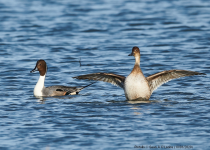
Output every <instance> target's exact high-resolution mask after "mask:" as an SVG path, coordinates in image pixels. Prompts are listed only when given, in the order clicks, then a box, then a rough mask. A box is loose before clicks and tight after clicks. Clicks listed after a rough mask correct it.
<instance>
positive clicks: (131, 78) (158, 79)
mask: <svg viewBox="0 0 210 150" xmlns="http://www.w3.org/2000/svg"><path fill="white" fill-rule="evenodd" d="M128 56H134V57H135V64H134V67H133V70H132V71H131V73H130V74H129V75H128V76H127V77H124V76H121V75H117V74H112V73H92V74H87V75H81V76H77V77H73V78H76V79H89V80H99V81H104V82H109V83H111V84H114V85H116V86H119V87H121V88H123V89H124V92H125V97H126V98H127V100H149V98H150V96H151V95H152V93H153V92H154V90H156V89H157V88H158V87H159V86H161V85H162V84H163V83H166V82H168V81H170V80H172V79H176V78H180V77H185V76H193V75H205V74H204V73H199V72H195V71H187V70H167V71H162V72H158V73H155V74H153V75H150V76H148V77H145V76H144V74H143V73H142V71H141V68H140V50H139V48H138V47H133V49H132V53H131V54H129V55H128Z"/></svg>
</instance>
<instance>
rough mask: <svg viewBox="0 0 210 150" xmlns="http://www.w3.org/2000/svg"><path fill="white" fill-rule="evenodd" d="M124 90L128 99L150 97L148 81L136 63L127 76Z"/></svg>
mask: <svg viewBox="0 0 210 150" xmlns="http://www.w3.org/2000/svg"><path fill="white" fill-rule="evenodd" d="M124 91H125V97H126V98H127V99H128V100H134V99H138V98H142V99H149V98H150V95H151V92H150V88H149V84H148V81H147V79H146V78H145V77H144V75H143V73H142V71H141V69H140V67H139V66H138V65H135V66H134V68H133V70H132V72H131V73H130V74H129V75H128V76H127V77H126V78H125V82H124Z"/></svg>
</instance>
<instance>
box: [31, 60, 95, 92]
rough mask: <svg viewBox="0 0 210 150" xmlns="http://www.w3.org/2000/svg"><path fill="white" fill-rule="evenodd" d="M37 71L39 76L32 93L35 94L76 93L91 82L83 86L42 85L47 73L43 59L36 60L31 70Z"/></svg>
mask: <svg viewBox="0 0 210 150" xmlns="http://www.w3.org/2000/svg"><path fill="white" fill-rule="evenodd" d="M35 71H39V74H40V77H39V80H38V82H37V84H36V86H35V88H34V95H35V96H63V95H76V94H78V93H79V92H80V91H81V90H82V89H84V88H86V87H88V86H90V85H91V84H93V83H91V84H89V85H87V86H84V87H80V88H77V87H69V86H62V85H55V86H49V87H45V86H44V81H45V76H46V73H47V64H46V62H45V61H44V60H41V59H40V60H38V61H37V63H36V66H35V68H34V69H33V70H32V71H31V73H32V72H35Z"/></svg>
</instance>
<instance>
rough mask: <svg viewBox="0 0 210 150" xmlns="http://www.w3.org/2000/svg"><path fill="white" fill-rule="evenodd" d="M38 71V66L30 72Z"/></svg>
mask: <svg viewBox="0 0 210 150" xmlns="http://www.w3.org/2000/svg"><path fill="white" fill-rule="evenodd" d="M36 71H38V69H37V67H35V68H34V69H33V70H31V71H30V73H33V72H36Z"/></svg>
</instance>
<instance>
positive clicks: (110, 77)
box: [73, 73, 125, 88]
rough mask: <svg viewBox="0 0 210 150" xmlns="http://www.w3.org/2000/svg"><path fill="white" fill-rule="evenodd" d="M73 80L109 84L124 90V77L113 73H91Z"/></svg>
mask: <svg viewBox="0 0 210 150" xmlns="http://www.w3.org/2000/svg"><path fill="white" fill-rule="evenodd" d="M73 78H76V79H88V80H97V81H104V82H109V83H111V84H114V85H116V86H119V87H121V88H124V81H125V77H124V76H121V75H117V74H113V73H92V74H87V75H81V76H77V77H73Z"/></svg>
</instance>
